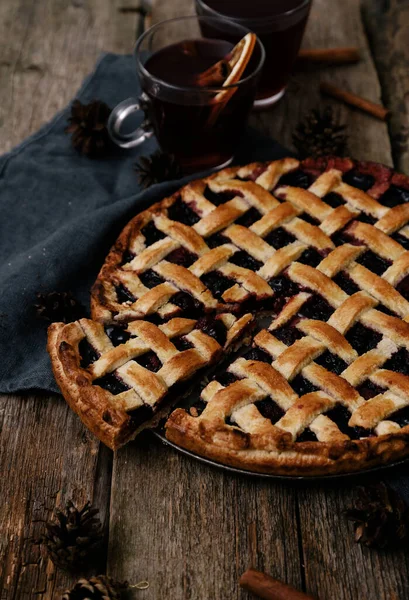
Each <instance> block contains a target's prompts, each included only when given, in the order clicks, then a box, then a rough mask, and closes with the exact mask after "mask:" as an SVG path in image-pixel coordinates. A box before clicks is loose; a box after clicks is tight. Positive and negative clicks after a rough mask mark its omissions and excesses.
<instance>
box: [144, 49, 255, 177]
mask: <svg viewBox="0 0 409 600" xmlns="http://www.w3.org/2000/svg"><path fill="white" fill-rule="evenodd" d="M233 46H234V44H233V42H231V41H225V40H222V39H200V38H199V39H194V40H182V41H179V42H177V43H175V44H171V45H169V46H166V47H164V48H161V49H160V50H158V51H157V52H155V53H153V54H152V55H151V56H150V57H149V58H148V60H147V61H146V62H145V64H144V69H145V70H146V71H147V72H148V74H149V76H147V77H143V75H142V82H141V83H142V87H143V89H144V92H145V94H146V95H147V97H148V99H149V100H148V108H147V113H148V116H149V118H150V120H151V122H152V125H153V129H154V132H155V135H156V138H157V140H158V142H159V144H160V146H161V148H162V150H163V151H165V152H168V153H172V154H174V155H175V157H176V159H177V161H178V162H179V163H180V165H181V166H182V168H183V170H184V171H185V172H191V171H195V170H198V168H200V169H205V168H208V167H213V166H215V165H217V166H219V165H220V166H221V165H224V164H226V163H228V162H229V161H230V160H231V158H232V156H233V154H234V150H235V148H236V146H237V143H238V141H239V137H240V135H241V132H242V125H243V124H244V123H245V122H246V120H247V117H248V114H249V112H250V110H251V107H252V104H253V101H254V97H255V91H256V79H255V78H250V79H249V80H248V81H245V82H244V83H243V84H241V83H240V84H239V85H237V86H236V89H235V92H234V94H233V95H232V96H231V98H230V99H229V101H228V102H227V103H225V104H224V97H223V93H221V94H219V93H218V91H220V89H221V86H219V89H218V90H214V89H210V88H203V86H200V85H199V84H198V83H197V78H198V76H199V75H200V74H202V73H203V72H204V71H206V70H207V69H208V68H209V67H211V66H212V65H214V64H215V63H217V61H219V60H221V59H223V58H224V57H225V56H226V55H228V53H229V52H230V51H231V50H232V48H233ZM249 69H251V66H250V65H249ZM250 72H251V71H250ZM246 75H247V74H246V73H245V76H244V78H246ZM156 80H158V81H160V82H163V84H164V85H162V86H157V85H156ZM169 86H174V89H172V88H171V87H169ZM175 90H179V93H176V94H175V93H174V91H175ZM219 96H220V99H218V98H219ZM218 103H222V104H220V106H217V105H218Z"/></svg>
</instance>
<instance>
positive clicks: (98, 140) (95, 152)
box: [65, 100, 113, 158]
mask: <svg viewBox="0 0 409 600" xmlns="http://www.w3.org/2000/svg"><path fill="white" fill-rule="evenodd" d="M110 114H111V109H110V108H109V106H107V105H106V104H105V102H101V101H100V100H94V101H93V102H90V103H89V104H82V103H81V102H80V101H79V100H74V102H73V104H72V106H71V116H70V117H69V119H68V122H69V125H68V126H67V127H66V128H65V133H71V134H72V136H71V141H72V145H73V146H74V148H75V149H76V150H78V152H80V153H81V154H86V155H87V156H89V157H90V158H101V157H103V156H104V155H106V154H107V153H108V151H109V150H110V149H111V148H112V147H113V143H112V141H111V138H110V137H109V134H108V130H107V122H108V117H109V115H110Z"/></svg>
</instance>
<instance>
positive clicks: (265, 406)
mask: <svg viewBox="0 0 409 600" xmlns="http://www.w3.org/2000/svg"><path fill="white" fill-rule="evenodd" d="M254 405H255V406H256V407H257V408H258V410H259V411H260V413H261V414H262V416H263V417H264V418H265V419H270V421H271V422H272V423H273V425H274V423H277V421H279V420H280V419H281V417H282V416H283V415H284V411H283V409H282V408H281V407H280V406H278V404H277V403H276V402H274V400H271V399H270V398H267V399H266V400H259V401H258V402H255V403H254Z"/></svg>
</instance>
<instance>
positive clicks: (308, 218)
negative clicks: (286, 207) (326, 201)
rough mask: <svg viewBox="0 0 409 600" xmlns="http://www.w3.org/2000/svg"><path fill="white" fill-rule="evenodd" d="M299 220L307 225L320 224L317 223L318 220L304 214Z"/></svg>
mask: <svg viewBox="0 0 409 600" xmlns="http://www.w3.org/2000/svg"><path fill="white" fill-rule="evenodd" d="M301 218H302V219H303V220H304V221H307V223H310V224H311V225H319V224H320V222H319V221H318V219H316V218H315V217H313V216H311V215H309V214H308V213H306V212H305V213H303V214H302V216H301Z"/></svg>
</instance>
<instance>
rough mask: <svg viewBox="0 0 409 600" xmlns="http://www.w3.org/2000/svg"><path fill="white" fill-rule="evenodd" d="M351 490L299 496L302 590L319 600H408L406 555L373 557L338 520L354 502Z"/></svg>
mask: <svg viewBox="0 0 409 600" xmlns="http://www.w3.org/2000/svg"><path fill="white" fill-rule="evenodd" d="M358 483H362V480H361V481H359V482H356V484H358ZM352 487H353V484H351V483H350V482H346V483H344V484H342V483H341V484H336V485H327V486H320V487H307V488H305V489H302V488H300V490H299V493H298V498H299V504H300V525H301V533H302V540H303V553H304V561H305V573H306V586H307V589H308V590H309V591H310V592H311V593H312V594H313V595H314V596H316V597H317V598H320V599H321V598H322V599H323V600H326V599H327V598H328V599H331V600H332V598H337V599H338V598H339V599H344V598H345V600H361V599H362V600H363V599H365V600H404V599H405V598H409V578H408V573H409V556H408V553H407V552H405V551H402V550H401V551H396V552H377V551H376V550H370V549H368V548H365V547H362V546H361V545H360V544H356V543H355V542H354V533H353V526H352V524H351V523H349V522H348V521H347V520H346V518H345V516H344V515H343V510H345V509H346V508H347V507H350V506H352V505H353V504H354V502H355V501H356V494H355V493H354V492H353V491H351V488H352Z"/></svg>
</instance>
